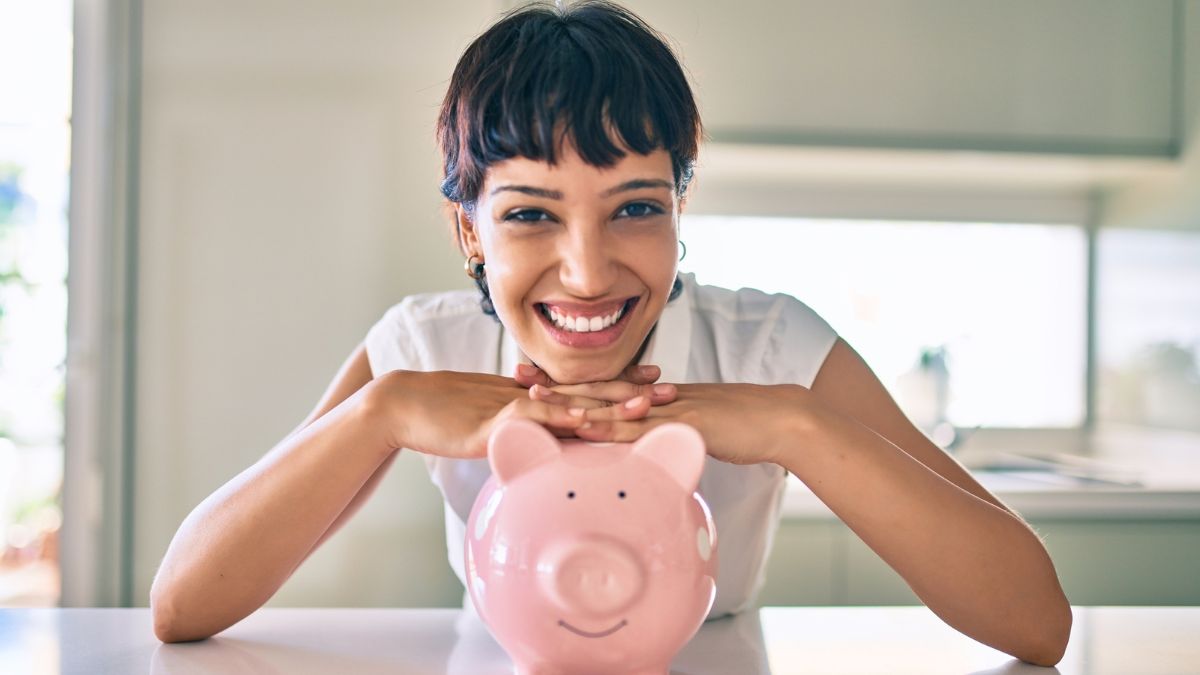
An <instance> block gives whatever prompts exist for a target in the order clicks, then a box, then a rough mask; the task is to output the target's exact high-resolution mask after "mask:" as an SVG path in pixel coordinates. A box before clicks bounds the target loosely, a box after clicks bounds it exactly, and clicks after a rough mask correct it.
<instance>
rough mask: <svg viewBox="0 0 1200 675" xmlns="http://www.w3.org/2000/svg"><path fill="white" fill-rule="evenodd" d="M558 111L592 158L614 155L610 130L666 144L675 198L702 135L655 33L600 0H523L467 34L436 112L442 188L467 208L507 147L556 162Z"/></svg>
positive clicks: (646, 146)
mask: <svg viewBox="0 0 1200 675" xmlns="http://www.w3.org/2000/svg"><path fill="white" fill-rule="evenodd" d="M560 123H561V129H562V131H561V135H562V136H567V135H569V136H570V137H571V139H572V141H573V142H574V146H575V147H576V149H577V151H578V152H579V155H580V157H581V158H582V159H583V160H584V161H585V162H587V163H588V164H591V165H593V166H599V167H607V166H612V165H613V164H615V163H616V161H617V160H618V159H620V158H621V157H622V156H624V154H625V153H624V151H622V150H621V149H620V147H619V146H618V144H617V143H614V142H613V138H612V137H611V136H610V133H612V132H613V131H615V132H616V134H617V135H618V136H619V141H620V143H621V144H623V145H624V146H626V147H628V148H630V149H631V150H633V151H634V152H637V153H639V154H649V153H650V152H652V151H653V150H655V149H657V148H663V149H665V150H666V151H667V152H668V153H669V154H670V155H671V167H672V171H673V174H674V179H675V191H676V194H677V195H678V196H679V198H680V199H681V200H682V199H684V197H685V194H686V191H687V186H688V184H689V183H690V182H691V179H692V172H693V167H694V165H695V161H696V155H697V153H698V151H699V145H700V142H701V140H702V138H703V137H704V129H703V126H702V125H701V122H700V112H699V109H698V108H697V106H696V101H695V98H694V97H693V95H692V90H691V87H690V86H689V84H688V80H687V77H686V75H685V74H684V70H683V67H682V66H681V65H680V63H679V60H678V59H677V58H676V57H675V54H674V53H673V52H672V50H671V48H670V46H669V45H668V43H667V40H666V38H665V37H663V36H662V35H660V34H659V33H658V32H657V31H655V30H654V29H653V28H651V27H650V26H649V25H648V24H647V23H646V22H645V21H643V20H642V19H641V18H640V17H638V16H637V15H636V14H634V13H633V12H631V11H629V10H628V9H626V8H624V7H622V6H620V5H618V4H616V3H614V2H610V1H608V0H583V1H582V2H578V3H574V4H568V5H566V6H563V7H559V6H556V5H551V4H547V3H542V2H535V3H530V4H527V5H524V6H521V7H518V8H516V9H513V10H511V11H509V12H508V13H506V14H505V15H504V16H503V17H502V18H501V19H500V20H499V21H497V22H496V23H495V24H493V25H492V26H491V27H490V28H488V29H487V30H486V31H485V32H484V33H483V34H481V35H480V36H479V37H477V38H476V39H475V40H474V41H473V42H471V44H470V45H469V46H468V47H467V49H466V51H464V52H463V55H462V57H461V58H460V59H459V61H458V65H457V66H455V68H454V74H453V75H452V76H451V79H450V86H449V88H448V90H447V92H446V97H445V99H444V100H443V102H442V107H441V112H440V114H439V115H438V121H437V140H438V146H439V148H440V150H441V153H442V159H443V169H444V177H443V179H442V182H441V192H442V195H444V196H445V197H446V198H447V199H448V200H450V201H451V202H456V203H459V204H462V206H463V208H464V210H466V212H467V214H468V215H470V216H471V217H472V218H473V217H474V212H475V206H476V202H477V200H478V198H479V190H480V189H481V188H482V186H483V179H484V174H485V172H486V171H487V168H488V166H490V165H491V164H493V163H495V162H498V161H501V160H504V159H508V158H510V157H517V156H520V157H526V158H529V159H535V160H546V161H548V162H549V163H550V164H551V165H553V164H555V163H556V156H555V152H556V150H557V149H558V144H557V142H556V141H557V140H561V139H555V138H554V132H555V130H556V129H558V128H559V125H560ZM456 236H457V235H456ZM459 241H460V243H461V240H459ZM479 282H480V283H479V286H480V291H481V292H482V293H483V294H484V300H485V303H486V304H485V306H484V311H485V312H487V313H489V314H492V313H493V312H491V311H489V310H490V309H491V307H490V301H488V296H487V286H486V283H485V282H483V280H482V279H480V280H479ZM679 286H680V284H679V283H678V281H677V283H676V284H675V287H676V289H675V290H673V292H672V294H671V297H672V298H673V297H675V296H676V295H678V288H679Z"/></svg>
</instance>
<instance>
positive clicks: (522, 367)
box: [517, 363, 537, 375]
mask: <svg viewBox="0 0 1200 675" xmlns="http://www.w3.org/2000/svg"><path fill="white" fill-rule="evenodd" d="M517 370H519V371H521V374H522V375H534V374H536V373H537V368H535V367H533V366H531V365H529V364H528V363H518V364H517Z"/></svg>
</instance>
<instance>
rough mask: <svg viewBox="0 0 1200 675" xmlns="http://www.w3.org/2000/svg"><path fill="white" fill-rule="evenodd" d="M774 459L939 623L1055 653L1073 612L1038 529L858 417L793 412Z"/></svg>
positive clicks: (1026, 656)
mask: <svg viewBox="0 0 1200 675" xmlns="http://www.w3.org/2000/svg"><path fill="white" fill-rule="evenodd" d="M793 429H794V430H795V432H796V435H795V436H792V437H791V438H792V440H791V442H790V443H789V444H788V446H787V447H786V448H782V447H781V449H780V452H779V455H778V456H779V458H780V461H779V463H780V464H781V465H783V466H784V468H786V469H787V470H788V471H790V472H791V473H794V474H795V475H796V476H797V477H798V478H800V480H802V481H803V482H804V483H805V484H806V485H808V487H809V488H810V489H812V491H813V493H814V494H816V496H817V497H818V498H820V499H821V501H823V502H824V503H825V504H826V505H827V506H828V507H829V508H830V509H831V510H832V511H833V512H834V513H835V514H836V515H837V516H838V517H839V518H841V519H842V520H843V521H844V522H845V523H846V524H847V526H849V527H850V529H851V530H853V531H854V532H855V533H856V534H857V535H858V536H859V537H861V538H862V540H863V541H864V542H865V543H866V544H867V545H868V546H869V547H870V548H871V549H872V550H874V551H875V553H877V554H878V555H879V556H880V557H881V558H882V559H883V560H884V561H885V562H887V563H888V564H889V565H890V566H891V567H892V568H893V569H895V570H896V571H897V572H898V573H899V574H900V575H901V576H902V577H903V578H904V579H905V581H907V582H908V584H909V585H910V586H911V587H912V589H913V591H914V592H915V593H916V594H917V596H918V597H920V598H921V600H922V601H923V602H924V603H925V604H926V605H927V606H928V607H929V608H930V609H931V610H933V611H934V612H935V613H936V614H937V615H938V616H940V617H941V618H942V619H943V620H944V621H946V623H948V624H950V625H951V626H953V627H954V628H956V629H958V630H960V631H962V632H963V633H964V634H966V635H969V636H971V637H972V638H974V639H976V640H978V641H980V642H983V643H985V644H988V645H990V646H992V647H995V648H996V649H999V650H1001V651H1004V652H1006V653H1009V654H1012V655H1014V656H1016V657H1018V658H1021V659H1023V660H1026V661H1030V662H1033V663H1039V664H1045V665H1049V664H1053V663H1056V662H1057V661H1058V660H1059V658H1061V654H1062V650H1063V649H1064V648H1065V645H1066V641H1067V636H1068V633H1069V631H1070V625H1071V614H1070V606H1069V604H1068V602H1067V599H1066V597H1065V595H1064V594H1063V592H1062V588H1061V587H1060V585H1059V583H1058V578H1057V576H1056V574H1055V571H1054V566H1053V563H1052V562H1051V560H1050V557H1049V555H1048V554H1047V553H1046V550H1045V548H1044V547H1043V546H1042V543H1041V541H1040V540H1039V539H1038V538H1037V535H1036V534H1035V533H1034V532H1033V531H1032V530H1030V529H1029V528H1028V527H1027V526H1026V525H1025V524H1024V523H1023V522H1021V521H1020V520H1019V519H1018V518H1016V517H1014V516H1013V515H1012V514H1010V513H1007V512H1005V511H1004V510H1002V509H1000V508H997V507H996V506H994V505H992V504H989V503H987V502H985V501H984V500H982V499H979V498H978V497H975V496H974V495H972V494H970V493H968V492H966V491H964V490H962V489H960V488H959V487H958V486H956V485H954V484H953V483H951V482H949V481H947V480H945V479H944V478H942V477H941V476H939V475H938V474H937V473H935V472H934V471H932V470H930V469H929V468H928V467H926V466H925V465H924V464H922V463H920V462H919V461H917V460H916V459H914V458H913V457H912V456H910V455H908V454H907V453H905V452H904V451H903V450H901V449H900V448H898V447H897V446H896V445H894V444H893V443H891V442H890V441H888V440H887V439H886V438H884V437H882V436H880V435H879V434H877V433H875V432H874V431H872V430H871V429H870V428H868V427H866V426H864V425H862V424H860V423H859V422H857V421H856V420H854V419H852V418H850V417H847V416H844V415H840V414H837V413H835V412H832V411H829V410H825V409H822V408H821V407H820V406H816V407H814V408H812V409H811V410H806V411H805V412H804V413H801V414H799V415H798V416H797V418H796V420H795V425H794V427H793Z"/></svg>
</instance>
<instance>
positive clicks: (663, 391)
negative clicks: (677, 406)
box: [654, 384, 671, 396]
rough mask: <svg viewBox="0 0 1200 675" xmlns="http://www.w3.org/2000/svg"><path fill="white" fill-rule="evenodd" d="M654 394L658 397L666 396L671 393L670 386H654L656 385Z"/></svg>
mask: <svg viewBox="0 0 1200 675" xmlns="http://www.w3.org/2000/svg"><path fill="white" fill-rule="evenodd" d="M654 393H655V394H657V395H659V396H666V395H667V394H670V393H671V385H669V384H656V385H654Z"/></svg>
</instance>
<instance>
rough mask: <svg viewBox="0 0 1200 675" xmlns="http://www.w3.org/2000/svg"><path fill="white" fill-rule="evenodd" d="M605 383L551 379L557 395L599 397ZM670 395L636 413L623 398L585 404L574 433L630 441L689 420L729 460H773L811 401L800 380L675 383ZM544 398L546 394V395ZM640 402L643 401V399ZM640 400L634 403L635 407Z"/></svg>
mask: <svg viewBox="0 0 1200 675" xmlns="http://www.w3.org/2000/svg"><path fill="white" fill-rule="evenodd" d="M605 385H606V383H603V382H594V383H584V384H569V385H556V386H553V387H550V390H551V391H553V392H555V393H556V394H558V395H566V396H586V397H593V398H604V394H606V393H607V392H606V391H604V390H603V387H604V386H605ZM674 387H675V389H676V396H675V400H673V401H671V402H669V403H663V404H658V405H653V406H651V407H650V409H649V410H648V411H647V412H646V413H645V414H644V415H643V416H642V417H641V418H639V419H629V418H628V417H629V415H630V414H631V412H633V411H629V410H627V409H626V408H625V407H624V405H623V404H621V403H618V404H617V405H613V406H609V407H601V408H589V409H587V410H586V411H585V413H584V414H585V419H586V421H587V422H590V424H588V425H587V426H586V427H585V426H582V425H581V426H580V427H576V428H575V435H576V436H578V437H579V438H582V439H584V440H589V441H619V442H620V441H628V442H631V441H635V440H637V439H638V438H640V437H641V436H642V434H644V433H646V432H647V431H649V430H650V429H653V428H654V427H656V426H658V425H660V424H665V423H667V422H683V423H685V424H688V425H691V426H692V427H694V428H695V429H696V430H697V431H699V432H700V435H701V436H703V437H704V443H705V446H706V447H707V449H708V454H709V455H711V456H713V457H715V458H716V459H719V460H721V461H723V462H730V463H732V464H758V463H761V462H778V461H779V457H780V449H781V448H785V447H790V446H794V443H795V436H796V435H797V433H798V432H799V431H800V430H801V429H802V428H803V427H802V426H801V424H800V423H801V422H802V421H803V419H804V416H805V415H806V413H807V411H808V408H807V407H806V406H811V405H814V404H815V401H814V400H813V397H812V392H811V391H810V390H809V389H808V388H807V387H803V386H800V385H793V384H778V385H760V384H742V383H713V384H676V385H674ZM547 400H550V399H547ZM643 405H644V404H643ZM643 405H639V406H636V407H635V411H636V412H638V413H640V412H641V408H642V407H643Z"/></svg>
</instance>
